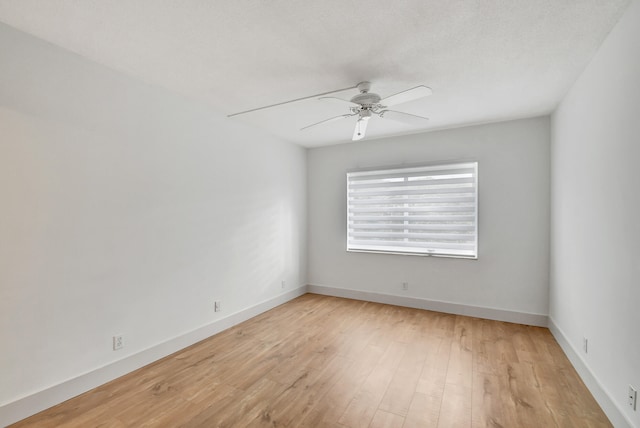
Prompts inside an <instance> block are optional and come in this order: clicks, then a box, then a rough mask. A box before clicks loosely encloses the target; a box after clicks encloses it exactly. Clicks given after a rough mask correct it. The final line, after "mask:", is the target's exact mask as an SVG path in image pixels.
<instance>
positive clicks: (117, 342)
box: [113, 336, 124, 351]
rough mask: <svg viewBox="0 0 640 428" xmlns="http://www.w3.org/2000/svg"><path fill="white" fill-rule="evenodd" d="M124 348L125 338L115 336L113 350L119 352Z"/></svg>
mask: <svg viewBox="0 0 640 428" xmlns="http://www.w3.org/2000/svg"><path fill="white" fill-rule="evenodd" d="M123 347H124V338H123V337H122V336H113V350H114V351H117V350H118V349H122V348H123Z"/></svg>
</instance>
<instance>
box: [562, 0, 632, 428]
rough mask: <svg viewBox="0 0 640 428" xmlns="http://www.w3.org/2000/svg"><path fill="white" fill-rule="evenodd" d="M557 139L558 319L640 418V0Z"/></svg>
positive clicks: (619, 400) (571, 103) (570, 102)
mask: <svg viewBox="0 0 640 428" xmlns="http://www.w3.org/2000/svg"><path fill="white" fill-rule="evenodd" d="M552 141H553V143H552V244H551V248H552V263H551V291H550V301H551V305H550V318H551V321H552V323H553V325H552V328H556V329H557V331H558V334H560V335H561V336H564V337H560V338H559V340H561V341H562V340H566V341H567V342H568V343H569V346H570V347H571V348H573V350H569V353H571V352H573V353H575V354H576V355H579V358H580V359H581V360H582V361H581V362H578V364H579V365H580V364H582V363H584V364H585V365H586V367H587V369H588V370H589V371H590V372H591V375H593V377H594V378H595V380H596V382H597V383H599V384H600V385H599V387H600V388H602V389H603V390H604V392H606V394H608V395H609V397H610V398H611V400H612V401H613V403H614V405H615V406H617V407H618V408H619V409H620V410H621V412H622V413H623V414H624V415H626V418H627V420H628V421H629V422H632V423H633V424H635V426H640V408H639V409H638V410H637V411H636V412H633V411H632V410H631V409H630V408H629V406H627V404H626V393H627V388H628V385H629V384H633V385H635V386H636V387H640V330H639V329H640V189H639V188H638V186H639V185H640V176H639V175H638V171H639V163H638V162H639V160H640V2H639V1H637V0H635V1H634V2H633V3H632V4H631V6H630V8H629V10H627V12H626V14H625V15H624V16H623V18H622V19H621V21H620V22H619V24H618V25H617V26H616V27H615V28H614V30H613V31H612V32H611V34H610V35H609V36H608V38H607V39H606V41H605V42H604V44H603V45H602V47H601V48H600V50H599V51H598V53H597V54H596V55H595V57H594V58H593V60H592V62H591V63H590V65H589V66H588V67H587V69H586V70H585V71H584V73H583V74H582V76H581V77H580V78H579V79H578V81H577V82H576V84H575V85H574V87H573V89H572V90H571V91H570V93H569V94H568V95H567V96H566V98H565V99H564V100H563V102H562V104H561V105H560V106H559V108H558V110H557V111H556V112H555V114H554V115H553V119H552ZM583 337H587V338H588V340H589V342H588V343H589V346H588V353H587V354H585V353H584V352H583V351H582V338H583ZM596 386H598V385H596ZM605 407H606V406H605ZM605 410H607V409H606V408H605ZM609 413H610V414H611V411H609ZM620 423H622V422H620ZM620 426H622V425H620Z"/></svg>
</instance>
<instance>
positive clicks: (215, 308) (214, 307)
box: [213, 300, 220, 312]
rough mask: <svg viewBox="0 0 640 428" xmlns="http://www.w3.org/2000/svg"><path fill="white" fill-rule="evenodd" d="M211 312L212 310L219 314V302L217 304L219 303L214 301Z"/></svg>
mask: <svg viewBox="0 0 640 428" xmlns="http://www.w3.org/2000/svg"><path fill="white" fill-rule="evenodd" d="M213 310H214V311H215V312H220V302H219V301H217V300H216V301H215V302H214V303H213Z"/></svg>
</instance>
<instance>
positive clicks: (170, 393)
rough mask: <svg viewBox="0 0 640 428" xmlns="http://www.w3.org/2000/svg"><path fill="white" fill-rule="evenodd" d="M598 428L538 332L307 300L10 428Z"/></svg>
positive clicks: (577, 383)
mask: <svg viewBox="0 0 640 428" xmlns="http://www.w3.org/2000/svg"><path fill="white" fill-rule="evenodd" d="M36 426H37V427H114V428H115V427H118V428H119V427H288V426H291V427H314V428H315V427H354V428H355V427H371V428H382V427H385V428H410V427H447V428H449V427H505V428H506V427H536V428H540V427H609V426H611V424H610V423H609V421H608V420H607V418H606V416H605V415H604V413H603V412H602V410H601V409H600V407H599V406H598V404H597V403H596V402H595V400H594V399H593V397H592V396H591V394H590V393H589V391H588V390H587V389H586V387H585V386H584V384H583V383H582V381H581V380H580V378H579V377H578V375H577V374H576V372H575V370H574V369H573V367H572V366H571V364H570V363H569V361H568V360H567V358H566V357H565V355H564V354H563V352H562V350H561V349H560V347H559V346H558V344H557V343H556V342H555V340H554V339H553V337H552V336H551V334H550V333H549V331H548V330H547V329H545V328H539V327H530V326H523V325H518V324H510V323H503V322H498V321H488V320H483V319H477V318H469V317H463V316H456V315H449V314H443V313H437V312H429V311H422V310H417V309H409V308H402V307H397V306H390V305H382V304H377V303H369V302H361V301H356V300H348V299H340V298H334V297H327V296H319V295H314V294H306V295H304V296H301V297H299V298H297V299H295V300H292V301H290V302H288V303H286V304H284V305H282V306H279V307H277V308H275V309H273V310H271V311H269V312H266V313H264V314H261V315H259V316H257V317H255V318H253V319H251V320H249V321H247V322H244V323H242V324H240V325H238V326H236V327H233V328H231V329H229V330H226V331H224V332H222V333H220V334H218V335H216V336H213V337H211V338H209V339H207V340H205V341H202V342H200V343H198V344H196V345H193V346H191V347H189V348H186V349H184V350H182V351H180V352H178V353H176V354H173V355H170V356H168V357H166V358H164V359H162V360H160V361H157V362H155V363H153V364H151V365H149V366H147V367H144V368H142V369H140V370H137V371H135V372H133V373H130V374H128V375H126V376H123V377H121V378H119V379H116V380H114V381H112V382H110V383H108V384H106V385H103V386H101V387H99V388H96V389H94V390H92V391H89V392H87V393H85V394H83V395H81V396H78V397H76V398H74V399H72V400H69V401H66V402H64V403H62V404H60V405H58V406H55V407H52V408H50V409H48V410H46V411H44V412H41V413H39V414H37V415H34V416H32V417H30V418H28V419H25V420H23V421H21V422H18V423H17V424H15V425H13V427H36Z"/></svg>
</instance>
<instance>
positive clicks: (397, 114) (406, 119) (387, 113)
mask: <svg viewBox="0 0 640 428" xmlns="http://www.w3.org/2000/svg"><path fill="white" fill-rule="evenodd" d="M379 116H380V117H382V118H385V119H392V120H396V121H398V122H403V123H406V124H408V125H424V124H426V123H427V121H428V120H429V118H428V117H424V116H417V115H415V114H410V113H404V112H401V111H394V110H383V111H381V112H380V115H379Z"/></svg>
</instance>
